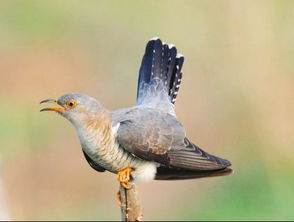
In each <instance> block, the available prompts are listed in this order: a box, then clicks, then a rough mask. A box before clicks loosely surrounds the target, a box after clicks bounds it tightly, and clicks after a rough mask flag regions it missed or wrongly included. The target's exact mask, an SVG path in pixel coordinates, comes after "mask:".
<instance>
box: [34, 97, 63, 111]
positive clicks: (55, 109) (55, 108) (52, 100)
mask: <svg viewBox="0 0 294 222" xmlns="http://www.w3.org/2000/svg"><path fill="white" fill-rule="evenodd" d="M42 103H51V104H54V105H59V104H58V103H57V101H56V100H55V99H45V100H43V101H41V102H40V104H42ZM43 111H55V112H58V113H64V112H65V109H64V108H63V107H49V108H43V109H41V110H40V112H43Z"/></svg>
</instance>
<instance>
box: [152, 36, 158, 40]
mask: <svg viewBox="0 0 294 222" xmlns="http://www.w3.org/2000/svg"><path fill="white" fill-rule="evenodd" d="M157 39H159V37H157V36H156V37H153V38H151V39H150V41H152V40H157Z"/></svg>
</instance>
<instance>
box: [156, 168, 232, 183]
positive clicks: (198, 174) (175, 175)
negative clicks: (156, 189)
mask: <svg viewBox="0 0 294 222" xmlns="http://www.w3.org/2000/svg"><path fill="white" fill-rule="evenodd" d="M232 172H233V170H232V169H231V168H224V169H220V170H197V171H191V170H182V169H176V168H169V167H165V166H160V167H158V168H157V173H156V176H155V180H185V179H198V178H203V177H216V176H226V175H229V174H231V173H232Z"/></svg>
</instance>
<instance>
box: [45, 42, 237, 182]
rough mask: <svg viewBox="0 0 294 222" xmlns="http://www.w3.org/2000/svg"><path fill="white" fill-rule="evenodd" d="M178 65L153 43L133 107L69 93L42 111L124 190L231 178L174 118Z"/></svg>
mask: <svg viewBox="0 0 294 222" xmlns="http://www.w3.org/2000/svg"><path fill="white" fill-rule="evenodd" d="M183 63H184V57H183V55H181V54H178V53H177V49H176V47H175V46H174V45H168V44H166V43H164V42H162V41H161V40H160V39H159V38H153V39H151V40H149V41H148V43H147V46H146V49H145V54H144V56H143V59H142V63H141V67H140V71H139V80H138V88H137V101H136V104H135V105H134V106H133V107H130V108H122V109H118V110H115V111H109V110H108V109H106V108H105V107H104V106H103V105H102V104H101V103H100V102H98V101H97V100H96V99H94V98H92V97H90V96H88V95H84V94H79V93H70V94H66V95H63V96H61V97H60V98H59V99H57V100H55V99H46V100H43V101H42V102H41V103H52V104H55V106H53V107H51V108H44V109H42V110H41V111H55V112H57V113H59V114H60V115H61V116H63V117H65V118H66V119H68V120H69V121H70V122H71V123H72V124H73V126H74V127H75V128H76V130H77V134H78V137H79V140H80V143H81V147H82V150H83V153H84V155H85V158H86V160H87V161H88V163H89V164H90V166H91V167H92V168H94V169H95V170H97V171H98V172H104V171H110V172H112V173H115V174H117V177H118V180H119V181H120V183H121V185H122V186H124V187H126V188H127V187H128V186H127V184H128V182H130V181H131V182H135V183H136V182H140V181H151V180H154V179H155V180H180V179H194V178H203V177H212V176H223V175H227V174H230V173H231V172H232V170H231V168H229V166H230V165H231V164H230V162H229V161H228V160H225V159H222V158H219V157H216V156H214V155H211V154H208V153H207V152H205V151H204V150H202V149H201V148H199V147H198V146H196V145H195V144H194V143H192V142H191V141H190V140H189V139H188V138H187V136H186V132H185V128H184V126H183V125H182V124H181V123H180V122H179V120H178V119H177V117H176V113H175V101H176V97H177V94H178V92H179V88H180V84H181V80H182V71H181V70H182V66H183Z"/></svg>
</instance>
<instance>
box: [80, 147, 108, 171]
mask: <svg viewBox="0 0 294 222" xmlns="http://www.w3.org/2000/svg"><path fill="white" fill-rule="evenodd" d="M83 153H84V155H85V157H86V160H87V161H88V163H89V165H90V166H91V167H92V168H93V169H94V170H97V171H99V172H104V171H105V169H104V168H103V167H102V166H100V165H99V164H97V163H96V162H94V161H93V160H92V159H91V158H90V157H89V156H88V154H87V153H86V152H85V151H83Z"/></svg>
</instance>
